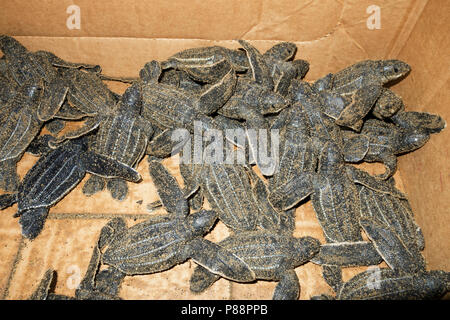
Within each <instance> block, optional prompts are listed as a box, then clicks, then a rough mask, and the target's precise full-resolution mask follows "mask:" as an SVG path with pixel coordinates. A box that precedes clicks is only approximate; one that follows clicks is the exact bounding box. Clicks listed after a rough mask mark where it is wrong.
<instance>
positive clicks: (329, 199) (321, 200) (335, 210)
mask: <svg viewBox="0 0 450 320" xmlns="http://www.w3.org/2000/svg"><path fill="white" fill-rule="evenodd" d="M311 200H312V204H313V207H314V211H315V212H316V216H317V219H318V220H319V224H320V226H321V227H322V230H323V233H324V236H325V239H326V241H327V242H328V243H336V242H339V243H342V242H358V241H361V240H362V237H361V229H360V226H359V223H358V218H359V212H360V208H359V199H358V192H357V189H356V186H355V185H354V183H353V181H352V180H351V179H350V177H349V176H348V175H347V173H346V171H345V166H344V161H343V158H342V155H341V153H340V152H339V149H338V148H337V146H336V145H334V144H332V143H328V144H326V145H325V146H324V147H323V149H322V152H321V153H320V158H319V166H318V170H317V175H316V176H315V177H314V180H313V193H312V194H311ZM323 270H324V272H323V275H324V278H325V280H326V281H327V282H328V283H329V284H330V286H331V287H332V288H333V289H334V290H335V291H336V290H337V289H338V288H339V287H340V285H341V282H342V278H341V274H340V267H338V266H327V265H324V266H323ZM329 273H331V275H332V276H330V275H329ZM336 273H337V274H336Z"/></svg>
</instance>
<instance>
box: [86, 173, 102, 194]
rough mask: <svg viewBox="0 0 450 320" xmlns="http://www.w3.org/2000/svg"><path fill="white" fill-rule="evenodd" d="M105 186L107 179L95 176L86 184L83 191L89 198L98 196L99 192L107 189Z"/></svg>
mask: <svg viewBox="0 0 450 320" xmlns="http://www.w3.org/2000/svg"><path fill="white" fill-rule="evenodd" d="M105 184H106V181H105V178H103V177H100V176H97V175H95V174H93V175H91V176H90V177H89V179H88V180H87V181H86V182H85V184H84V186H83V189H82V190H83V194H85V195H87V196H91V195H93V194H96V193H97V192H100V191H102V190H103V189H105Z"/></svg>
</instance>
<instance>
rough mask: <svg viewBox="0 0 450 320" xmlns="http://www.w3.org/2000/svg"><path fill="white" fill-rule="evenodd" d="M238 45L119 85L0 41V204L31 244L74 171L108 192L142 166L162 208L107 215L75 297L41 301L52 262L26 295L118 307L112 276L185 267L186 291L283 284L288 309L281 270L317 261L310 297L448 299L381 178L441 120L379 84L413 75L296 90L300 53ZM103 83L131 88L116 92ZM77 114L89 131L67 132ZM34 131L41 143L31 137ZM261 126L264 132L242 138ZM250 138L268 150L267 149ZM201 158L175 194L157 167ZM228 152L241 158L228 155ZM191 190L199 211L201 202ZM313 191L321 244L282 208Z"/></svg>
mask: <svg viewBox="0 0 450 320" xmlns="http://www.w3.org/2000/svg"><path fill="white" fill-rule="evenodd" d="M239 44H240V47H239V48H238V49H228V48H224V47H220V46H211V47H201V48H192V49H187V50H184V51H181V52H179V53H177V54H175V55H173V56H171V57H170V58H168V59H167V60H166V61H162V62H159V61H150V62H148V63H146V64H145V66H144V67H143V68H142V70H141V71H140V73H139V77H137V78H136V79H120V78H116V79H114V78H111V77H108V76H106V75H104V74H103V73H102V70H101V67H100V66H99V65H89V64H84V63H73V62H68V61H64V60H63V59H61V58H59V57H57V56H55V55H54V54H53V53H51V52H47V51H37V52H30V51H28V50H27V49H26V48H25V47H24V46H23V45H22V44H20V43H19V42H18V41H17V40H15V39H14V38H12V37H9V36H0V50H1V51H2V52H3V57H2V58H0V82H1V85H0V90H1V91H0V103H1V105H2V108H1V112H2V113H3V116H2V117H1V120H0V121H1V122H2V132H1V134H0V157H1V158H0V162H1V164H0V176H1V179H0V187H1V188H2V189H4V190H5V192H6V193H4V194H3V195H1V196H0V207H1V208H2V209H4V208H6V207H9V206H11V205H12V204H14V203H18V209H17V213H16V216H17V217H19V223H20V225H21V227H22V234H23V236H24V237H26V238H28V239H31V240H32V239H34V238H36V237H37V236H38V235H39V233H40V232H41V230H42V228H44V225H45V220H46V217H47V215H48V212H49V209H50V207H52V206H53V205H55V204H56V203H57V202H58V201H60V200H61V199H62V198H63V197H64V196H65V195H66V194H68V193H69V192H70V191H71V190H73V189H74V188H75V187H76V186H77V185H78V184H79V183H80V182H81V180H83V178H84V177H85V175H86V173H90V174H91V175H90V177H89V179H88V180H87V181H86V183H85V184H84V185H83V187H82V190H83V193H84V194H86V195H88V196H89V195H92V194H95V193H97V192H99V191H101V190H103V189H104V188H105V187H106V188H107V189H108V190H109V191H110V193H111V196H112V197H113V198H115V199H118V200H122V199H124V198H125V197H126V196H127V194H128V186H127V181H129V182H133V183H138V182H140V181H141V180H142V177H141V176H140V174H139V173H138V172H137V171H136V167H137V165H138V164H139V162H140V161H141V160H142V159H143V158H144V157H146V158H147V159H148V163H149V172H150V176H151V178H152V182H153V183H154V185H155V186H156V188H157V192H158V196H159V199H160V200H159V201H157V202H156V203H152V204H150V208H153V207H156V206H163V207H164V208H165V210H166V211H167V214H161V215H155V214H153V215H149V218H148V219H147V220H145V221H144V222H141V223H138V224H136V225H134V226H132V227H127V225H126V223H125V221H124V220H123V219H121V218H115V219H112V220H111V221H110V222H109V223H107V224H106V225H105V226H104V227H103V228H102V230H101V233H100V236H99V239H98V243H97V245H96V247H95V249H94V252H93V255H92V258H91V262H90V264H89V267H88V270H87V271H86V274H85V277H84V279H83V280H82V281H81V284H80V285H79V287H78V289H77V290H76V294H75V297H67V296H62V295H58V294H55V293H54V292H52V282H53V281H54V275H55V271H53V270H48V271H47V273H46V274H45V275H44V278H43V279H42V281H41V283H40V285H39V287H38V289H37V290H36V291H35V293H34V294H33V295H32V297H31V298H32V299H118V298H120V297H119V291H120V285H121V282H122V280H123V279H124V277H126V276H136V275H143V274H150V273H155V272H161V271H164V270H168V269H170V268H172V267H173V266H174V265H176V264H179V263H182V262H184V261H186V260H188V259H192V260H193V261H194V262H195V263H196V264H197V266H196V268H195V270H194V272H193V274H192V276H191V279H190V290H191V291H192V292H197V293H199V292H203V291H204V290H206V289H207V288H208V287H210V286H211V285H212V284H213V283H214V282H215V281H216V280H218V279H219V278H221V277H223V278H226V279H229V280H230V281H237V282H245V283H249V282H254V281H256V280H272V281H278V284H277V286H276V288H275V292H274V294H273V298H274V299H298V297H299V292H300V285H299V280H298V278H297V274H296V272H295V270H294V269H295V268H297V267H299V266H301V265H303V264H305V263H307V262H312V263H315V264H318V265H320V266H322V269H323V277H324V279H325V281H326V282H327V283H328V284H329V285H330V286H331V288H332V289H333V290H334V291H335V293H336V295H335V296H334V297H331V296H329V295H322V296H317V297H313V298H314V299H332V298H333V299H425V298H439V297H441V296H443V295H444V294H445V293H446V292H447V291H448V290H449V288H450V273H448V272H445V271H427V270H426V264H425V260H424V258H423V256H422V254H421V251H422V250H423V249H424V239H423V236H422V233H421V229H420V227H419V226H418V225H417V224H416V223H415V221H414V217H413V213H412V211H411V207H410V205H409V203H408V199H407V197H406V195H405V194H404V193H402V192H401V191H399V190H398V189H397V188H396V187H395V181H394V179H393V177H392V175H393V174H394V172H395V170H396V163H397V155H400V154H404V153H407V152H410V151H413V150H416V149H418V148H420V147H422V146H423V145H424V144H425V143H426V142H427V141H428V140H429V138H430V135H431V134H433V133H438V132H440V131H441V130H442V129H443V128H444V127H445V121H444V120H443V119H442V118H441V117H440V116H438V115H434V114H429V113H425V112H414V111H405V108H404V104H403V102H402V99H401V97H400V96H398V95H397V94H396V93H394V92H393V91H391V90H390V89H389V88H388V85H392V84H393V83H395V82H398V81H399V80H401V79H402V78H403V77H405V76H406V75H407V74H408V73H409V72H410V67H409V65H408V64H406V63H404V62H402V61H399V60H377V61H374V60H367V61H361V62H358V63H356V64H353V65H351V66H349V67H347V68H345V69H343V70H341V71H339V72H337V73H334V74H328V75H326V76H324V77H323V78H321V79H319V80H317V81H315V82H307V81H304V80H302V79H303V78H304V76H305V74H306V73H307V72H308V70H309V63H308V62H307V61H305V60H301V59H296V60H294V56H295V54H296V51H297V47H296V46H295V44H293V43H290V42H281V43H278V44H276V45H274V46H273V47H271V48H270V49H269V50H267V51H266V52H264V53H260V52H259V51H258V50H257V49H256V48H255V47H253V46H252V45H251V44H250V43H248V42H247V41H243V40H240V41H239ZM104 80H119V81H126V82H129V83H130V86H129V87H128V88H127V89H126V91H125V92H124V93H123V94H122V95H118V94H116V93H114V92H112V91H111V90H109V89H108V87H107V86H106V85H105V83H104ZM76 120H84V122H82V125H80V126H78V127H76V129H73V130H64V131H63V128H64V127H65V124H66V123H67V122H71V121H76ZM44 126H45V127H46V128H47V130H48V132H50V133H51V134H42V133H41V132H42V128H43V127H44ZM66 129H67V128H66ZM199 132H204V133H209V134H204V135H201V138H200V142H201V143H204V147H203V148H202V147H200V149H199V148H198V146H196V144H195V143H194V144H193V143H192V141H194V140H196V139H197V140H198V133H199ZM217 132H227V134H225V135H222V136H220V135H217V134H215V133H217ZM229 132H233V133H235V134H234V135H231V136H230V135H229V134H228V133H229ZM261 132H266V133H269V132H270V133H273V132H275V133H276V135H272V134H271V135H270V137H269V138H267V137H268V136H269V135H268V134H267V135H266V136H265V137H266V138H267V139H265V140H264V139H260V138H261V136H260V137H259V138H255V133H261ZM261 135H262V133H261ZM263 140H264V143H261V141H263ZM212 145H214V146H215V147H214V148H212V147H211V146H212ZM217 145H220V146H221V147H222V148H221V149H217V148H216V147H217ZM261 145H264V146H265V147H266V149H267V148H268V149H269V150H271V151H274V150H275V151H277V152H276V154H277V156H273V157H270V156H269V157H268V156H267V155H264V154H263V153H262V152H261V150H262V148H261ZM209 147H210V149H211V150H212V151H211V150H210V151H211V152H206V150H208V148H209ZM199 150H200V153H201V156H200V161H180V167H179V169H180V173H181V175H182V178H183V180H184V188H181V187H180V186H179V184H178V183H177V181H176V180H175V178H174V177H173V176H172V175H171V174H170V173H169V172H168V171H167V169H166V168H165V167H164V166H163V165H162V163H161V160H162V159H164V158H167V157H171V156H174V155H176V154H178V155H179V156H180V159H181V158H183V159H191V160H192V158H193V157H194V158H195V156H198V154H199ZM202 151H203V152H202ZM25 152H29V153H31V154H33V155H36V156H39V160H38V161H37V162H36V163H35V165H34V166H33V167H32V168H31V169H30V170H29V171H28V172H27V174H26V175H25V177H24V178H23V179H22V181H20V179H19V178H18V176H17V172H16V164H17V163H18V161H19V160H20V159H21V158H22V156H23V154H24V153H25ZM238 152H242V154H243V155H244V157H243V159H244V160H245V161H237V160H236V159H234V158H233V159H232V160H234V161H228V160H230V158H229V157H227V156H229V155H230V154H231V155H236V154H237V153H238ZM224 157H226V159H227V160H225V161H224V160H223V158H224ZM364 161H366V162H382V163H383V164H384V165H385V168H386V170H385V172H384V173H383V174H380V175H375V176H374V175H370V174H369V173H367V172H366V171H363V170H361V169H358V168H357V167H356V166H353V165H351V164H352V163H360V162H364ZM255 168H258V170H254V169H255ZM258 171H259V172H258ZM204 198H206V200H207V202H208V203H209V205H210V208H211V209H208V210H206V209H204V208H203V207H204V203H205V201H204ZM308 199H310V200H311V201H312V205H313V208H314V210H315V212H316V215H317V219H318V221H319V223H320V226H321V227H322V229H323V233H324V236H325V240H326V242H325V243H320V242H319V240H317V239H315V238H313V237H309V236H306V237H301V238H297V237H294V236H293V232H294V229H295V215H294V211H295V209H296V208H297V207H298V206H300V205H303V204H304V203H305V202H306V201H307V200H308ZM217 220H220V221H222V222H223V223H224V224H225V225H226V226H227V227H228V228H229V231H230V236H229V237H228V238H226V239H224V240H222V241H220V242H219V243H214V242H211V241H209V240H206V239H205V238H204V235H205V234H207V233H208V232H209V231H210V230H211V229H212V228H214V226H215V224H216V222H217ZM363 232H364V233H365V234H366V236H367V238H366V239H368V240H364V239H363V237H362V233H363ZM382 261H384V262H385V263H386V264H387V266H388V267H386V268H381V269H380V272H379V273H378V277H377V278H376V279H373V274H372V273H371V272H370V270H368V271H366V272H362V273H360V274H358V275H356V276H355V277H353V278H352V279H350V280H349V281H347V282H344V281H343V279H342V274H341V271H342V268H343V267H349V266H372V265H379V264H380V263H381V262H382ZM101 265H103V267H102V268H100V266H101ZM100 270H101V271H100Z"/></svg>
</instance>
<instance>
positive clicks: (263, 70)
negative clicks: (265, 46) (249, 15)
mask: <svg viewBox="0 0 450 320" xmlns="http://www.w3.org/2000/svg"><path fill="white" fill-rule="evenodd" d="M238 42H239V44H240V45H241V46H242V47H243V49H244V50H245V53H246V54H247V59H248V64H249V67H250V68H249V72H250V74H249V76H250V78H251V79H252V80H253V81H255V82H256V83H257V84H260V85H262V86H263V87H265V88H268V89H269V90H273V88H274V83H273V79H272V77H271V72H270V69H269V67H268V66H267V64H266V59H265V58H264V57H263V55H262V54H261V53H260V52H259V51H258V49H256V48H255V47H254V46H252V45H251V44H250V43H249V42H247V41H245V40H238Z"/></svg>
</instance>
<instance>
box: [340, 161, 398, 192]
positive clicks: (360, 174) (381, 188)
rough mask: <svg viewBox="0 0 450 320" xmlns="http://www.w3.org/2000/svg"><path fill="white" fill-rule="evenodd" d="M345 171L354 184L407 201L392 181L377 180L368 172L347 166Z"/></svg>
mask: <svg viewBox="0 0 450 320" xmlns="http://www.w3.org/2000/svg"><path fill="white" fill-rule="evenodd" d="M345 170H346V171H347V174H348V175H349V177H350V179H351V180H353V182H355V183H357V184H360V185H363V186H365V187H367V188H369V189H371V190H374V191H377V192H381V193H387V194H390V195H392V196H394V197H396V198H399V199H407V196H406V195H405V194H404V193H403V192H401V191H400V190H398V189H397V188H396V187H395V184H393V183H391V181H390V180H380V179H377V178H375V177H373V176H371V175H370V174H368V173H367V172H366V171H364V170H361V169H358V168H356V167H354V166H346V167H345ZM391 179H393V178H391Z"/></svg>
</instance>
